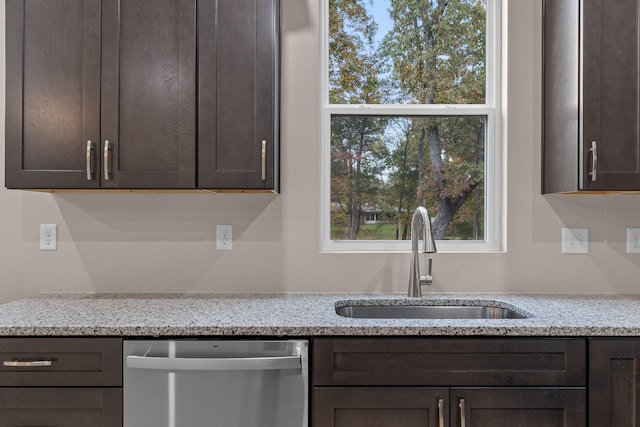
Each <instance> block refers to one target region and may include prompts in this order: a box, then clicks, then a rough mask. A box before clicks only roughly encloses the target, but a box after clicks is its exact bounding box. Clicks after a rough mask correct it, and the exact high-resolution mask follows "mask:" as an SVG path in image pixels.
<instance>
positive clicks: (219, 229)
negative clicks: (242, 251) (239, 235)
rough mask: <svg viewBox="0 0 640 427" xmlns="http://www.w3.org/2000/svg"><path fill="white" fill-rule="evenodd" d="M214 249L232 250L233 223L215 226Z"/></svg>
mask: <svg viewBox="0 0 640 427" xmlns="http://www.w3.org/2000/svg"><path fill="white" fill-rule="evenodd" d="M216 249H217V250H219V251H231V250H233V224H218V225H217V226H216Z"/></svg>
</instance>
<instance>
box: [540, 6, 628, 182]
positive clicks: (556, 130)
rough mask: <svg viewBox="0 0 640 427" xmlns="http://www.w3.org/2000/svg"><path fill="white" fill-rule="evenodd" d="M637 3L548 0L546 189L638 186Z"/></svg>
mask: <svg viewBox="0 0 640 427" xmlns="http://www.w3.org/2000/svg"><path fill="white" fill-rule="evenodd" d="M639 8H640V5H639V0H582V1H581V0H545V1H544V44H543V46H544V55H543V58H544V70H543V76H544V84H543V123H544V125H543V140H544V141H543V157H542V159H543V165H542V169H543V174H542V176H543V179H542V181H543V182H542V192H543V193H558V192H575V191H583V190H586V191H625V190H640V124H639V123H640V97H639V92H638V90H639V84H638V81H639V79H640V70H639V68H638V63H639V62H638V61H639V60H640V54H639V52H640V28H639V25H640V21H639V20H638V16H639V14H640V10H639Z"/></svg>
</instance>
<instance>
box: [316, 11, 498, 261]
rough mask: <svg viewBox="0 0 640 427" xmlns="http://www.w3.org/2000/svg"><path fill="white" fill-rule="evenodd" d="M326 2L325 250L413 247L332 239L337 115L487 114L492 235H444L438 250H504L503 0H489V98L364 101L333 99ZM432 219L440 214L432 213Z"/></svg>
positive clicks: (322, 223)
mask: <svg viewBox="0 0 640 427" xmlns="http://www.w3.org/2000/svg"><path fill="white" fill-rule="evenodd" d="M319 3H320V69H321V73H320V74H321V83H320V88H321V95H320V98H321V108H322V121H321V132H320V134H321V135H320V181H321V182H320V197H321V202H320V251H321V252H407V251H409V250H410V249H411V248H410V241H409V240H331V150H330V148H331V147H330V135H331V116H332V115H338V114H342V115H345V114H346V115H350V114H353V115H372V116H378V115H392V116H423V115H428V116H458V115H462V116H464V115H470V116H486V117H487V132H486V141H487V142H486V147H485V165H484V166H485V171H484V174H485V175H484V176H485V182H484V187H485V215H484V229H485V237H486V240H438V241H437V242H436V247H437V248H438V252H501V251H503V235H504V233H505V232H504V230H503V220H502V219H503V216H504V214H503V200H502V194H503V188H502V186H503V182H502V181H503V174H502V171H503V169H504V168H503V164H502V151H503V150H502V125H501V123H502V120H501V119H502V118H501V114H502V111H501V100H502V28H501V27H502V4H501V3H502V0H487V18H486V21H487V34H486V37H487V39H486V40H487V42H486V49H487V62H486V63H487V82H486V85H487V88H486V104H481V105H476V104H464V105H458V104H438V105H395V104H393V105H389V104H387V105H360V104H356V105H354V104H329V37H328V35H329V1H328V0H319ZM429 214H430V216H431V218H432V220H433V218H434V215H433V214H432V213H431V212H430V213H429Z"/></svg>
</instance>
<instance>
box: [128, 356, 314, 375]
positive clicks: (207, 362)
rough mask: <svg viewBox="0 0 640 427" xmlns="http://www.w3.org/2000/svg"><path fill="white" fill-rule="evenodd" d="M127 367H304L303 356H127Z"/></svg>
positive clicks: (249, 368)
mask: <svg viewBox="0 0 640 427" xmlns="http://www.w3.org/2000/svg"><path fill="white" fill-rule="evenodd" d="M127 368H131V369H157V370H163V371H273V370H287V369H302V358H301V356H278V357H225V358H222V357H220V358H196V357H193V358H188V357H187V358H185V357H155V356H127Z"/></svg>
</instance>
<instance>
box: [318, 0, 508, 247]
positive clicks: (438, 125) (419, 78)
mask: <svg viewBox="0 0 640 427" xmlns="http://www.w3.org/2000/svg"><path fill="white" fill-rule="evenodd" d="M487 1H491V0H328V2H329V4H328V63H327V68H328V74H327V77H326V79H327V83H326V86H327V91H328V94H326V96H327V98H328V101H327V103H326V104H325V105H326V108H325V111H328V114H326V117H328V121H329V124H328V129H329V132H328V135H325V139H328V140H329V141H324V143H325V144H326V143H328V144H329V146H330V149H329V155H330V168H328V169H329V170H330V191H329V199H330V203H329V209H328V211H329V212H328V215H329V216H330V221H329V222H330V230H329V234H330V236H329V239H330V240H334V241H339V240H406V239H409V238H410V222H411V215H412V213H413V210H414V209H415V208H416V207H417V206H421V205H423V206H425V207H427V209H428V211H429V213H430V215H431V217H432V222H433V231H434V234H435V237H436V239H438V240H485V239H486V238H487V236H486V230H485V228H486V224H487V221H486V218H485V216H486V214H487V210H486V198H487V197H486V194H487V192H486V181H487V180H486V167H487V162H486V159H487V139H488V129H489V126H490V123H493V122H492V121H493V120H495V119H494V118H493V116H492V115H493V114H494V110H495V102H496V98H497V96H496V95H495V93H494V92H490V93H487V88H488V87H489V88H490V89H491V90H493V89H495V88H494V85H488V84H487V83H488V81H489V80H488V78H487V70H488V68H489V69H490V70H491V67H488V66H487V58H488V54H487V51H488V50H487V34H488V31H487V28H488V26H487V17H488V14H487V11H488V5H487ZM488 100H489V101H488ZM489 104H491V105H489ZM493 133H497V132H495V131H493ZM494 137H495V135H494ZM371 214H375V215H376V218H377V220H376V221H367V218H370V217H371ZM368 215H369V216H368Z"/></svg>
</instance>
